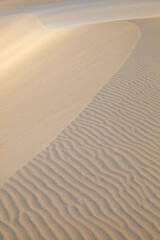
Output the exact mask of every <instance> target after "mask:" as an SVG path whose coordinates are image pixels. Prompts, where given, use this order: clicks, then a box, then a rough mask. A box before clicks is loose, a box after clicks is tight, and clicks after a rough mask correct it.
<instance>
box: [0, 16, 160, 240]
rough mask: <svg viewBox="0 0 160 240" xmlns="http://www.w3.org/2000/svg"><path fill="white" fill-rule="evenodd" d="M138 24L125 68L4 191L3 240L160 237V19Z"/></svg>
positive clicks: (0, 193)
mask: <svg viewBox="0 0 160 240" xmlns="http://www.w3.org/2000/svg"><path fill="white" fill-rule="evenodd" d="M134 23H135V24H137V25H138V27H139V28H140V30H141V34H142V37H141V39H140V40H139V42H138V44H137V46H136V48H135V49H134V51H133V52H132V54H131V55H130V57H129V58H128V59H127V61H126V62H125V64H124V65H123V66H122V68H121V69H120V70H119V71H118V72H117V73H116V74H114V76H112V77H111V79H110V81H109V82H107V83H106V84H105V86H104V87H103V88H102V89H101V90H100V91H99V93H98V94H96V95H95V97H94V98H93V99H92V101H91V103H90V104H88V105H87V107H86V108H85V109H83V111H82V112H81V113H80V114H79V115H78V117H77V118H76V119H75V120H74V121H72V123H71V124H70V125H69V126H68V127H66V128H65V129H64V130H63V131H62V132H61V133H60V134H59V135H58V137H57V138H56V139H55V140H54V141H53V142H52V143H51V144H50V145H48V147H47V148H46V149H45V150H44V151H42V152H41V153H39V154H38V155H37V156H36V157H35V158H34V159H33V160H32V161H30V162H29V163H28V164H26V165H25V167H23V168H22V169H20V170H19V171H17V173H15V174H14V175H13V176H12V177H11V178H10V179H8V180H7V181H6V182H5V184H4V185H3V186H2V188H1V189H0V239H5V240H8V239H12V240H18V239H20V240H21V239H24V240H31V239H33V240H35V239H40V240H44V239H46V240H50V239H60V240H61V239H63V240H65V239H89V240H92V239H93V240H95V239H98V240H99V239H102V240H104V239H106V240H111V239H114V240H159V239H160V206H159V202H160V188H159V186H160V162H159V156H160V150H159V140H160V134H159V132H160V121H159V119H160V116H159V113H160V94H159V88H160V81H159V79H160V68H159V66H160V46H159V42H160V28H159V26H160V19H146V20H139V21H138V20H137V21H135V22H134ZM121 24H122V25H123V24H124V25H125V24H127V25H128V24H129V23H123V22H122V23H121ZM124 25H123V27H124ZM100 26H101V27H102V26H103V27H104V26H105V25H100ZM107 26H110V25H107ZM128 26H130V27H131V26H132V27H133V26H134V29H135V25H132V24H131V25H130V24H129V25H128ZM92 27H93V26H92ZM82 29H83V30H84V29H85V28H82ZM93 29H94V27H93ZM93 29H92V30H93ZM98 29H99V28H98ZM98 31H99V30H98ZM103 32H104V29H103ZM99 35H100V32H99ZM99 35H98V36H97V38H98V37H99ZM127 36H129V34H127ZM136 36H137V35H136ZM98 39H99V38H98ZM122 39H123V38H122ZM119 40H120V39H119ZM101 44H102V43H100V45H101ZM102 45H104V42H103V44H102ZM98 49H99V47H98ZM122 49H123V48H122ZM44 52H45V51H44ZM102 52H103V51H102ZM112 52H114V50H113V49H112ZM90 54H91V53H89V56H90ZM101 59H103V58H101ZM68 64H69V63H68ZM107 65H108V62H107V64H106V66H107ZM106 66H105V64H104V68H105V67H106ZM57 71H58V70H57ZM99 74H100V73H98V75H99ZM11 76H12V74H11ZM40 76H41V74H40ZM23 77H25V74H24V75H23ZM92 77H93V76H92ZM23 79H24V78H23ZM37 80H38V79H37ZM82 80H83V79H82ZM106 80H107V77H106ZM85 81H87V78H85ZM93 81H94V80H93ZM17 83H18V82H17ZM17 86H18V85H17ZM20 87H21V86H19V88H20ZM26 88H27V86H26ZM42 88H44V89H43V90H45V87H42ZM87 88H88V87H87ZM84 90H85V88H84ZM26 91H27V90H26ZM87 91H88V90H87ZM64 92H65V91H64ZM64 92H63V93H64ZM41 94H42V93H41ZM9 96H12V94H11V92H10V95H9V94H8V97H9ZM42 96H43V94H42ZM6 101H7V99H6ZM30 101H31V100H30ZM13 102H14V101H13ZM15 102H16V98H15ZM10 104H11V103H10ZM10 104H9V103H8V107H9V105H10ZM2 106H3V105H2ZM4 109H5V108H4ZM31 119H32V118H31ZM6 121H7V120H6ZM8 121H9V120H8ZM11 123H12V122H11ZM52 124H54V123H52ZM12 154H13V153H12Z"/></svg>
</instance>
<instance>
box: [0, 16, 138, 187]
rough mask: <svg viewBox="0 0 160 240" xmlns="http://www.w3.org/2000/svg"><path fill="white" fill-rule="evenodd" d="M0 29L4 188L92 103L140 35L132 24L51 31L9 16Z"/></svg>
mask: <svg viewBox="0 0 160 240" xmlns="http://www.w3.org/2000/svg"><path fill="white" fill-rule="evenodd" d="M5 24H6V27H5ZM0 25H1V26H3V27H2V28H0V29H1V31H0V32H1V33H0V34H1V36H2V38H1V43H0V51H1V54H0V65H1V69H0V79H1V81H0V102H1V120H0V126H1V135H0V144H1V146H0V158H1V162H0V166H1V170H0V183H1V184H2V183H3V182H4V181H5V180H6V179H7V178H8V177H9V176H11V175H12V174H13V172H14V171H16V170H17V169H19V168H20V167H22V166H23V164H24V163H26V162H28V161H30V160H31V159H32V158H33V157H34V156H35V155H36V154H38V153H39V152H40V151H41V150H43V149H44V147H46V146H47V144H49V143H50V142H51V141H52V140H53V139H54V138H55V137H56V136H57V134H58V133H60V131H61V130H63V129H64V127H66V126H67V125H68V124H69V123H70V122H71V120H73V119H74V118H75V117H76V116H77V114H78V113H79V112H80V111H81V110H82V109H83V108H84V107H85V106H86V105H87V104H88V103H89V102H90V101H91V99H92V97H93V96H94V95H95V94H96V92H97V91H98V90H99V89H100V88H101V87H102V86H103V85H104V84H105V83H106V82H107V81H108V80H109V79H110V77H111V75H112V74H114V73H115V72H116V71H117V70H118V69H119V68H120V67H121V66H122V65H123V63H124V62H125V60H126V59H127V57H128V56H129V55H130V53H131V52H132V50H133V48H134V47H135V45H136V43H137V41H138V39H139V37H140V31H139V29H138V27H137V26H136V25H135V24H132V23H128V22H119V23H103V24H95V25H87V26H82V27H75V28H71V29H63V30H59V31H55V30H48V29H47V28H45V27H44V26H43V25H42V24H41V23H40V21H39V20H38V19H37V17H35V16H33V15H15V16H8V17H4V18H2V21H0ZM22 29H23V30H24V31H22ZM113 63H114V64H113ZM8 161H9V164H10V168H8Z"/></svg>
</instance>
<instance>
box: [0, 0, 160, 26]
mask: <svg viewBox="0 0 160 240" xmlns="http://www.w3.org/2000/svg"><path fill="white" fill-rule="evenodd" d="M33 3H34V2H33ZM35 3H36V2H35ZM47 3H48V2H46V4H45V5H44V4H41V2H40V3H39V1H37V4H35V6H32V5H33V4H32V3H31V2H30V1H29V2H28V1H27V5H26V1H25V2H23V1H22V2H21V4H20V2H19V3H18V4H15V9H11V8H10V4H8V9H7V8H6V9H4V8H3V7H1V8H0V9H1V10H0V17H1V16H7V15H10V14H23V13H25V14H34V15H36V16H38V18H39V19H40V20H41V21H42V23H43V24H45V25H46V26H48V27H50V28H64V27H73V26H79V25H84V24H89V23H90V24H91V23H98V22H109V21H115V20H128V19H136V18H148V17H158V16H160V1H157V0H152V1H150V0H140V1H139V0H79V1H76V0H75V1H65V0H64V1H63V2H58V1H57V2H56V1H53V2H52V3H50V4H47ZM20 6H21V7H20Z"/></svg>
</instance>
